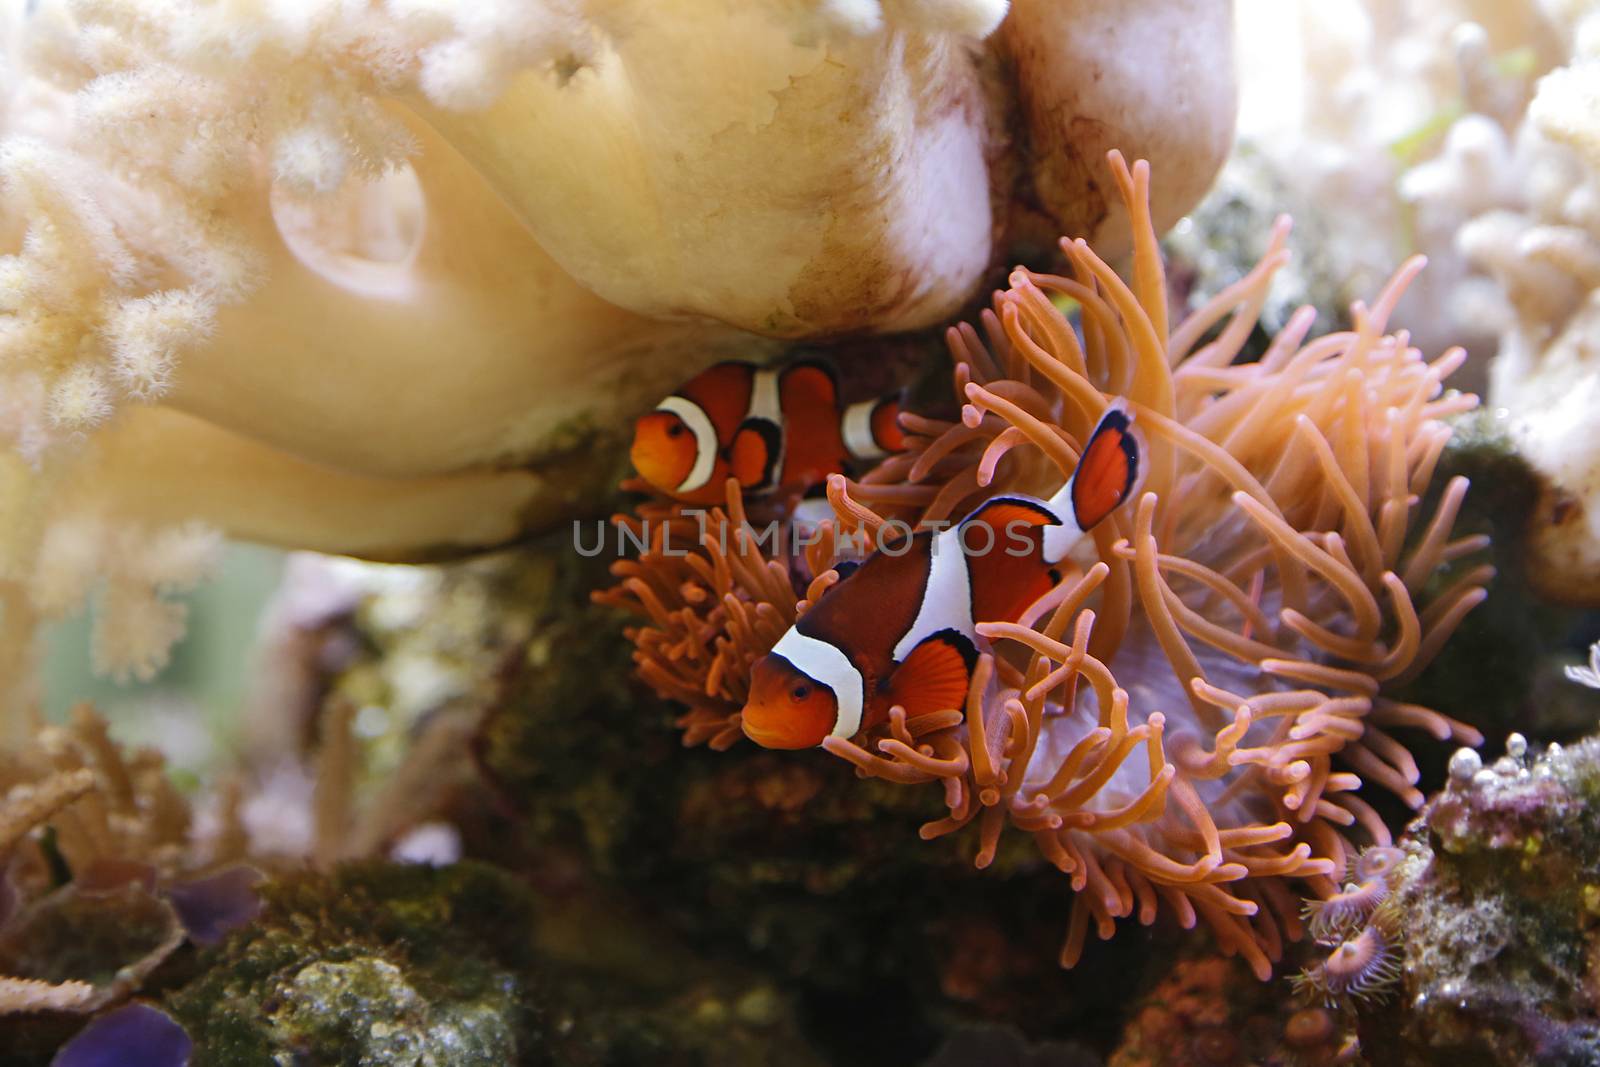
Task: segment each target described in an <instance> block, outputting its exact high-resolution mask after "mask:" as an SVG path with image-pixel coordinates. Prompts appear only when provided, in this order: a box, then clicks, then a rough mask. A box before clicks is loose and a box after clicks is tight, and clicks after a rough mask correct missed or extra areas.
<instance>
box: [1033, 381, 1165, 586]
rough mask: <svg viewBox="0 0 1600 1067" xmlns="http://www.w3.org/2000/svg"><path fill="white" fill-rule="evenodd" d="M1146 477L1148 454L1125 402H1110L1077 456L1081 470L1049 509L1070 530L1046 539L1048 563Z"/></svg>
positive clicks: (1094, 525)
mask: <svg viewBox="0 0 1600 1067" xmlns="http://www.w3.org/2000/svg"><path fill="white" fill-rule="evenodd" d="M1143 475H1144V449H1143V447H1142V446H1141V445H1140V442H1139V438H1138V436H1137V435H1136V433H1135V431H1134V429H1133V412H1131V411H1129V410H1128V404H1127V401H1125V400H1121V399H1117V400H1114V401H1112V403H1111V406H1110V407H1109V408H1108V409H1106V413H1105V414H1104V415H1102V416H1100V421H1099V422H1098V423H1096V424H1095V428H1094V432H1093V433H1091V434H1090V435H1089V441H1088V443H1087V444H1085V445H1084V446H1083V454H1082V455H1081V456H1079V457H1078V468H1077V470H1075V471H1073V472H1072V477H1071V478H1069V479H1067V484H1066V485H1064V486H1062V487H1061V491H1060V492H1059V493H1057V494H1056V495H1055V496H1053V497H1051V498H1050V503H1049V506H1050V508H1051V509H1052V510H1053V511H1057V512H1059V513H1060V514H1061V515H1062V517H1063V518H1065V519H1068V520H1070V521H1068V522H1067V523H1066V527H1067V528H1066V529H1063V530H1061V531H1059V532H1052V534H1051V535H1047V536H1046V538H1045V560H1046V561H1047V562H1049V563H1059V562H1060V561H1061V559H1062V558H1063V557H1064V556H1065V555H1066V553H1067V551H1068V550H1069V549H1071V547H1072V544H1073V543H1074V542H1076V541H1077V539H1078V538H1079V537H1081V536H1082V535H1083V534H1084V533H1087V532H1088V531H1089V530H1092V529H1094V528H1095V527H1096V526H1098V525H1099V524H1100V523H1101V522H1102V521H1104V520H1105V518H1106V517H1107V516H1108V515H1110V514H1111V513H1112V512H1113V511H1115V510H1117V508H1119V507H1121V506H1122V504H1123V503H1124V502H1125V501H1126V500H1127V499H1128V497H1129V496H1131V495H1132V493H1133V488H1134V486H1135V485H1137V484H1138V483H1139V479H1140V478H1141V477H1143Z"/></svg>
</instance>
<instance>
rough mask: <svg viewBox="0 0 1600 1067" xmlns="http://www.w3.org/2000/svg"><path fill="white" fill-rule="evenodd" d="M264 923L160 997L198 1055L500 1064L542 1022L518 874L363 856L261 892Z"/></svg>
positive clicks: (223, 1059)
mask: <svg viewBox="0 0 1600 1067" xmlns="http://www.w3.org/2000/svg"><path fill="white" fill-rule="evenodd" d="M262 893H263V896H264V898H265V902H266V907H265V910H264V912H263V914H262V916H261V919H260V921H259V922H257V923H256V924H255V925H253V926H251V927H249V928H248V929H247V930H245V931H243V932H241V933H240V934H239V935H238V936H236V937H235V938H233V939H232V940H230V941H229V942H227V943H226V944H225V945H224V947H223V948H222V949H221V950H220V954H219V956H218V957H217V958H216V959H215V961H214V962H213V963H212V964H211V965H210V966H209V967H208V968H207V969H206V972H205V973H204V974H203V975H202V976H201V977H200V978H198V979H197V980H195V981H194V982H192V983H191V984H189V985H188V986H186V987H185V988H183V989H181V990H179V991H177V992H176V993H174V994H172V995H171V996H170V997H168V1000H167V1006H168V1008H169V1009H170V1010H171V1012H172V1014H173V1016H174V1017H175V1018H176V1019H177V1020H178V1021H179V1023H181V1024H182V1025H183V1026H184V1027H185V1028H186V1029H187V1030H188V1032H189V1034H190V1035H191V1036H192V1037H194V1039H195V1041H196V1050H197V1054H198V1056H199V1058H200V1062H216V1063H269V1062H274V1061H275V1060H277V1059H278V1058H279V1057H282V1056H287V1057H289V1058H290V1061H293V1060H294V1059H295V1058H296V1057H299V1058H302V1060H303V1061H304V1062H312V1063H348V1064H388V1063H417V1064H433V1063H437V1064H441V1065H442V1064H446V1063H449V1064H461V1065H463V1067H471V1065H474V1064H482V1065H485V1067H487V1065H489V1064H505V1063H510V1062H515V1061H516V1057H517V1055H518V1054H519V1051H520V1050H525V1049H527V1048H530V1047H533V1046H536V1045H537V1044H538V1043H539V1041H540V1039H541V1035H542V1030H541V1023H542V1022H543V1019H542V1017H541V1014H540V1012H539V1011H538V1009H537V1008H536V1006H535V1005H536V1003H537V998H536V990H537V988H538V977H537V975H536V973H535V970H534V960H533V952H532V945H531V937H530V934H529V931H530V929H531V923H532V913H531V908H530V905H529V903H528V902H527V900H526V898H525V896H524V895H523V894H522V893H520V892H519V891H518V890H517V887H516V885H515V883H514V882H512V881H511V880H510V879H508V878H505V877H504V876H502V875H499V874H498V873H496V872H494V871H492V870H490V869H488V868H483V867H477V866H472V865H465V866H461V867H456V868H450V869H441V870H436V869H433V868H426V867H395V866H387V865H371V866H361V867H352V868H348V869H346V870H343V871H341V872H339V873H337V874H335V875H332V876H329V877H322V876H317V875H310V874H303V875H292V876H289V877H286V878H284V879H280V880H278V881H276V882H273V883H269V884H268V885H266V886H264V887H263V888H262Z"/></svg>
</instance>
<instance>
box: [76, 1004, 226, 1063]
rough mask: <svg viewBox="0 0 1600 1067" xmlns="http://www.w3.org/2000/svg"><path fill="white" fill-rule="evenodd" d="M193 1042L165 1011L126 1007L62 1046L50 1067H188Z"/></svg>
mask: <svg viewBox="0 0 1600 1067" xmlns="http://www.w3.org/2000/svg"><path fill="white" fill-rule="evenodd" d="M193 1052H194V1042H193V1041H191V1040H190V1039H189V1035H188V1034H187V1033H185V1032H184V1029H183V1027H181V1026H179V1025H178V1024H177V1023H176V1022H175V1021H174V1020H173V1018H172V1016H170V1015H168V1014H167V1013H166V1012H164V1011H162V1010H160V1009H159V1008H153V1007H151V1006H150V1005H148V1004H128V1005H125V1006H123V1007H120V1008H118V1009H117V1010H116V1011H113V1012H109V1013H107V1014H105V1015H102V1016H100V1017H99V1018H98V1019H95V1020H94V1021H93V1022H91V1023H90V1024H89V1025H88V1026H85V1027H84V1028H83V1029H82V1030H80V1031H78V1034H77V1036H76V1037H74V1038H73V1039H72V1040H71V1041H68V1042H67V1043H66V1044H65V1045H62V1046H61V1049H60V1051H59V1052H57V1053H56V1058H55V1059H53V1060H51V1061H50V1067H188V1063H189V1056H190V1054H191V1053H193Z"/></svg>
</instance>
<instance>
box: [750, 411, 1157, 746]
mask: <svg viewBox="0 0 1600 1067" xmlns="http://www.w3.org/2000/svg"><path fill="white" fill-rule="evenodd" d="M1140 455H1141V451H1140V448H1139V445H1138V443H1137V439H1136V438H1135V437H1134V436H1133V431H1132V416H1131V415H1129V414H1128V412H1127V411H1126V410H1125V409H1124V408H1123V407H1121V406H1120V405H1119V406H1113V407H1112V409H1111V410H1110V411H1108V412H1107V413H1106V414H1105V415H1104V416H1103V417H1102V418H1101V420H1100V423H1099V425H1097V426H1096V427H1095V431H1094V433H1093V435H1092V436H1091V437H1090V439H1089V443H1088V445H1086V446H1085V448H1084V451H1083V456H1082V458H1081V459H1080V460H1079V463H1078V467H1077V470H1076V471H1074V472H1073V475H1072V478H1071V479H1069V480H1068V482H1067V484H1066V486H1064V487H1063V488H1062V490H1061V492H1059V493H1057V494H1056V495H1055V496H1054V497H1052V498H1051V499H1050V500H1048V501H1043V500H1036V499H1034V498H1032V497H1024V496H1003V497H996V498H994V499H993V500H989V501H987V502H985V503H984V504H983V505H982V506H981V507H979V508H978V509H977V510H976V511H974V512H973V513H972V514H971V515H969V516H967V517H966V518H965V519H963V520H962V521H961V522H960V523H957V524H956V525H955V526H952V527H949V528H947V529H944V530H940V531H937V532H935V531H931V530H927V531H922V532H919V533H916V534H913V535H912V536H911V537H909V538H905V539H902V540H901V541H900V542H897V543H894V544H889V545H885V546H883V548H881V549H880V550H879V551H878V552H875V553H873V555H872V556H870V557H868V558H867V560H866V561H865V562H863V563H862V564H861V565H860V566H859V567H856V568H855V569H854V570H852V571H851V572H850V573H849V574H847V575H845V576H844V577H843V578H842V579H841V580H840V581H839V582H838V583H837V584H836V585H834V586H833V588H831V589H829V590H828V592H827V593H826V594H824V595H823V596H822V597H821V598H820V599H819V600H818V601H817V603H816V604H815V605H814V606H813V607H812V608H811V609H810V610H809V611H807V612H806V613H805V614H804V615H802V616H801V617H800V619H799V621H798V622H796V623H795V625H794V626H793V627H791V628H790V629H789V631H788V632H787V633H785V634H784V635H783V637H782V638H781V639H780V640H779V641H778V643H777V644H776V645H775V646H774V647H773V649H772V651H771V653H769V654H768V655H767V656H765V657H763V658H762V659H760V660H758V661H757V662H756V664H755V667H754V670H753V671H752V674H751V682H750V697H749V700H748V701H747V703H746V705H745V708H744V711H743V716H742V721H743V726H744V731H745V733H746V734H747V735H748V736H749V737H750V738H751V740H753V741H755V742H756V743H757V744H760V745H763V746H765V747H767V748H810V747H812V746H815V745H819V744H821V743H822V741H823V740H824V739H825V738H827V737H844V738H848V737H852V736H854V735H855V734H856V733H857V732H858V731H859V730H861V729H862V728H864V727H870V726H875V725H877V724H878V723H880V722H882V721H884V720H885V719H886V718H887V717H888V715H889V709H890V708H892V707H895V706H897V705H898V706H900V707H903V708H905V710H906V714H907V716H909V717H911V718H915V717H917V716H919V715H927V714H931V713H933V712H936V711H942V710H944V709H947V708H960V707H962V706H963V705H964V703H965V701H966V696H967V687H968V684H969V683H970V680H971V676H972V667H973V664H974V663H975V662H976V659H977V651H978V647H979V641H980V639H979V637H978V634H977V629H976V627H977V624H978V623H984V622H1015V621H1017V620H1018V619H1019V618H1021V617H1022V615H1023V613H1024V612H1025V611H1026V610H1027V609H1028V607H1029V605H1031V604H1032V603H1033V602H1034V601H1035V600H1037V599H1038V598H1039V597H1041V596H1043V595H1044V594H1045V593H1047V592H1049V590H1050V589H1051V588H1052V587H1053V586H1054V585H1055V584H1056V583H1057V582H1058V581H1059V580H1060V573H1059V572H1058V570H1057V566H1058V565H1059V564H1060V563H1061V561H1062V560H1063V559H1064V558H1065V557H1066V555H1067V553H1068V552H1069V551H1070V550H1071V548H1072V546H1073V545H1074V544H1076V543H1077V541H1078V539H1079V538H1081V537H1082V536H1083V535H1084V533H1086V532H1087V531H1088V530H1090V529H1092V528H1093V527H1094V526H1095V525H1096V524H1097V523H1099V522H1101V521H1102V520H1103V519H1105V517H1106V516H1108V515H1110V514H1111V512H1113V511H1115V510H1116V508H1117V507H1118V506H1120V505H1121V504H1122V503H1123V501H1125V500H1126V499H1127V498H1128V496H1129V495H1130V494H1131V493H1132V491H1133V487H1134V485H1135V483H1136V482H1137V480H1138V477H1139V473H1140V470H1139V458H1140Z"/></svg>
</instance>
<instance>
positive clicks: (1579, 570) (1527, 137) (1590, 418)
mask: <svg viewBox="0 0 1600 1067" xmlns="http://www.w3.org/2000/svg"><path fill="white" fill-rule="evenodd" d="M1573 44H1574V48H1575V49H1576V52H1575V54H1574V56H1573V58H1572V61H1571V62H1570V63H1568V64H1567V65H1566V66H1564V67H1562V68H1560V69H1558V70H1556V71H1554V72H1552V73H1551V74H1549V75H1548V76H1547V77H1545V78H1544V79H1543V80H1542V81H1541V82H1540V83H1539V87H1538V92H1537V94H1536V95H1535V97H1534V99H1533V101H1532V103H1531V104H1530V106H1529V108H1528V112H1527V118H1526V121H1525V122H1524V123H1523V124H1522V126H1521V128H1520V129H1519V131H1518V135H1517V139H1516V151H1515V155H1514V158H1513V159H1512V161H1511V167H1512V173H1513V174H1514V176H1515V181H1516V185H1517V189H1518V193H1519V195H1518V197H1517V198H1516V199H1515V200H1514V201H1512V203H1511V204H1509V205H1508V206H1507V207H1505V208H1502V209H1500V210H1496V211H1491V212H1487V213H1485V214H1483V215H1481V216H1479V217H1478V218H1476V219H1475V220H1473V221H1472V222H1471V223H1470V224H1469V225H1468V226H1466V227H1465V228H1464V229H1463V230H1462V232H1461V235H1460V244H1461V247H1462V248H1463V249H1464V250H1465V251H1466V252H1467V253H1468V254H1469V255H1470V256H1472V257H1473V259H1474V260H1475V261H1476V262H1477V263H1478V264H1479V265H1480V266H1482V267H1483V268H1484V269H1485V270H1487V271H1488V272H1489V273H1490V275H1491V276H1492V277H1494V279H1495V280H1496V281H1497V282H1498V283H1499V285H1500V287H1501V291H1502V293H1503V297H1502V300H1503V306H1504V308H1505V313H1504V318H1505V326H1504V329H1503V331H1502V333H1501V338H1500V353H1499V356H1498V357H1497V358H1496V360H1495V363H1494V366H1493V368H1492V372H1491V376H1490V400H1491V401H1492V402H1493V403H1494V404H1496V405H1498V406H1501V407H1504V408H1505V409H1506V410H1507V411H1508V414H1509V425H1510V428H1511V431H1512V434H1513V436H1514V438H1515V440H1516V443H1517V446H1518V448H1519V450H1520V451H1521V452H1522V453H1523V454H1524V455H1525V456H1526V457H1527V459H1528V460H1529V461H1530V462H1531V463H1532V464H1533V466H1534V467H1535V468H1536V469H1537V470H1538V471H1539V472H1540V473H1541V474H1543V475H1544V476H1545V478H1546V480H1547V485H1546V489H1545V492H1544V495H1543V498H1542V499H1541V501H1540V503H1539V507H1538V511H1537V512H1536V513H1535V515H1534V517H1533V522H1532V524H1531V527H1530V538H1529V548H1530V555H1529V576H1530V578H1531V579H1532V580H1533V582H1534V583H1535V584H1536V585H1537V586H1539V587H1540V588H1541V590H1542V591H1544V592H1545V593H1546V594H1547V595H1549V596H1552V597H1554V598H1556V599H1560V600H1565V601H1570V602H1578V603H1586V604H1595V603H1600V119H1597V109H1600V12H1591V13H1590V14H1588V16H1587V17H1586V18H1583V19H1580V20H1577V21H1576V23H1575V25H1574V27H1573Z"/></svg>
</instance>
